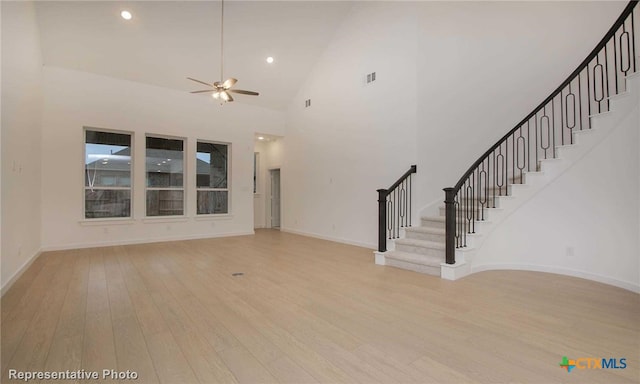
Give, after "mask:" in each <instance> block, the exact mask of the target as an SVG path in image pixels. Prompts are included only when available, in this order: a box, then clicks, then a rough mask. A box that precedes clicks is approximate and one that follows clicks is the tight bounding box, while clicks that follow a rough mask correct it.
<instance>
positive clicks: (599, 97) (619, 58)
mask: <svg viewBox="0 0 640 384" xmlns="http://www.w3.org/2000/svg"><path fill="white" fill-rule="evenodd" d="M637 4H638V0H632V1H630V2H629V4H627V6H626V7H625V9H624V11H623V12H622V14H621V15H620V16H619V17H618V19H617V20H616V22H615V23H614V24H613V26H612V27H611V28H610V29H609V31H608V32H607V34H606V35H605V36H604V37H603V38H602V40H601V41H600V42H599V43H598V45H597V46H596V47H595V48H594V49H593V51H591V53H590V54H589V55H588V56H587V58H586V59H584V60H583V61H582V63H580V65H579V66H578V68H576V70H575V71H573V72H572V73H571V74H570V75H569V77H568V78H567V79H566V80H565V81H563V82H562V84H560V86H559V87H558V88H557V89H556V90H555V91H553V93H551V95H549V97H547V98H546V99H545V100H544V101H543V102H542V103H540V105H538V107H537V108H535V109H534V110H533V111H532V112H531V113H529V114H528V115H527V116H526V117H525V118H524V119H522V121H520V122H519V123H518V124H517V125H516V126H515V127H514V128H513V129H512V130H511V131H509V132H508V133H507V134H506V135H505V136H503V137H502V139H500V140H499V141H498V142H497V143H495V144H494V145H493V146H492V147H491V148H489V150H488V151H486V152H485V153H484V154H483V155H482V156H480V158H479V159H478V160H476V161H475V162H474V163H473V165H471V167H470V168H469V169H468V170H467V171H466V172H465V173H464V175H462V177H461V178H460V180H459V181H458V182H457V183H456V184H455V186H454V187H452V188H444V191H445V207H446V212H445V220H446V224H445V230H446V247H445V254H446V258H445V262H446V263H447V264H455V250H456V248H463V247H466V246H467V234H470V233H475V223H476V221H483V220H485V210H486V209H487V208H495V207H496V197H497V196H503V195H506V194H507V186H508V184H509V183H513V184H517V183H522V182H523V177H524V173H525V172H530V171H532V170H533V171H538V170H539V161H540V160H542V159H549V158H555V157H556V146H558V145H567V144H573V135H572V132H575V131H577V130H580V131H581V130H585V129H591V121H590V116H591V115H592V114H596V113H601V112H606V111H609V97H610V96H611V95H615V94H618V93H619V92H621V91H624V90H625V89H624V88H625V86H626V82H625V81H624V79H625V77H626V76H627V75H628V74H630V73H633V72H636V71H637V63H636V61H637V59H636V33H637V29H638V25H637V24H638V21H637V20H634V12H635V13H638V12H637V11H638V9H637V7H636V5H637ZM638 8H640V7H638ZM635 18H638V15H636V16H635Z"/></svg>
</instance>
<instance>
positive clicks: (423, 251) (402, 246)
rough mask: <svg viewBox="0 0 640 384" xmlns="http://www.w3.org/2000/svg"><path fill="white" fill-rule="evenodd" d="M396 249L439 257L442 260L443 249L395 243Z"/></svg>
mask: <svg viewBox="0 0 640 384" xmlns="http://www.w3.org/2000/svg"><path fill="white" fill-rule="evenodd" d="M396 251H400V252H406V253H415V254H418V255H425V256H434V257H440V258H442V260H444V249H434V248H425V247H416V246H414V245H406V244H398V243H396Z"/></svg>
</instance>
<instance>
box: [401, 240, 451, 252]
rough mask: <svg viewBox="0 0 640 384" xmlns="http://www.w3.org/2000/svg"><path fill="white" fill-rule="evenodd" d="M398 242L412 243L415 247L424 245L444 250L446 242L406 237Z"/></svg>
mask: <svg viewBox="0 0 640 384" xmlns="http://www.w3.org/2000/svg"><path fill="white" fill-rule="evenodd" d="M396 244H401V245H412V246H415V247H424V248H433V249H442V250H444V243H440V242H437V241H429V240H418V239H407V238H404V239H398V240H396Z"/></svg>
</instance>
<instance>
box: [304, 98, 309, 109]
mask: <svg viewBox="0 0 640 384" xmlns="http://www.w3.org/2000/svg"><path fill="white" fill-rule="evenodd" d="M310 106H311V99H307V100H305V101H304V107H305V108H309V107H310Z"/></svg>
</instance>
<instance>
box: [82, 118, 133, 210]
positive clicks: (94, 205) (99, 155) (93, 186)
mask: <svg viewBox="0 0 640 384" xmlns="http://www.w3.org/2000/svg"><path fill="white" fill-rule="evenodd" d="M84 148H85V157H84V169H85V175H84V217H85V219H97V218H114V217H131V135H130V134H127V133H115V132H101V131H95V130H92V129H86V130H85V145H84Z"/></svg>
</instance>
